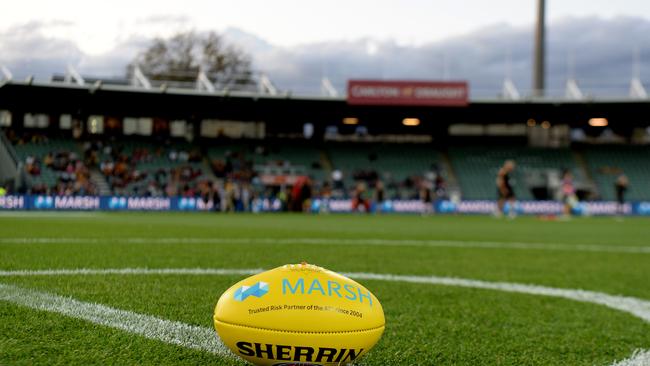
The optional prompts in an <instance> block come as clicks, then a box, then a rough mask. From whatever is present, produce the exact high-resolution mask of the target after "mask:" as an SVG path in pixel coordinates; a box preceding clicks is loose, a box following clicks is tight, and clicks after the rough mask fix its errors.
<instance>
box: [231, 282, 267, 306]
mask: <svg viewBox="0 0 650 366" xmlns="http://www.w3.org/2000/svg"><path fill="white" fill-rule="evenodd" d="M268 292H269V284H268V283H266V282H262V281H260V282H258V283H256V284H254V285H253V286H242V287H240V288H238V289H237V291H235V294H234V295H233V298H234V299H235V300H237V301H244V300H246V299H247V298H249V297H251V296H255V297H262V296H264V295H266V294H267V293H268Z"/></svg>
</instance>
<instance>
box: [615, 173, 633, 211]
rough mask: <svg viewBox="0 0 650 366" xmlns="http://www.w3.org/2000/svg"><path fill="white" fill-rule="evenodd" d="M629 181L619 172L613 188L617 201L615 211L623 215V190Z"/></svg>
mask: <svg viewBox="0 0 650 366" xmlns="http://www.w3.org/2000/svg"><path fill="white" fill-rule="evenodd" d="M629 184H630V181H629V180H628V179H627V176H626V175H625V174H621V175H619V176H618V177H617V178H616V182H615V183H614V189H615V190H616V202H617V203H618V207H617V213H618V214H619V215H623V214H624V213H625V192H626V191H627V187H628V185H629Z"/></svg>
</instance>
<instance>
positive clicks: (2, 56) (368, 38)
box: [0, 0, 650, 93]
mask: <svg viewBox="0 0 650 366" xmlns="http://www.w3.org/2000/svg"><path fill="white" fill-rule="evenodd" d="M535 7H536V0H492V1H486V0H455V1H449V0H444V1H443V0H437V1H434V0H429V1H426V0H400V1H398V0H328V1H322V0H312V1H305V0H303V1H297V0H273V1H268V0H266V1H265V0H236V1H233V0H231V1H221V0H216V1H215V0H213V1H199V0H183V1H178V0H176V1H169V0H158V1H149V0H137V1H134V0H128V1H126V0H111V1H104V0H93V1H88V0H86V1H78V0H60V1H51V0H22V1H13V2H11V5H6V4H5V5H4V6H2V7H1V8H0V65H2V64H4V65H6V66H8V67H10V69H11V70H12V71H13V72H14V73H15V74H16V75H18V76H20V77H22V76H23V75H25V74H35V75H37V77H46V76H48V75H51V74H52V73H53V72H55V71H58V72H59V73H60V72H63V71H64V70H65V66H66V65H73V66H75V67H76V68H78V69H79V70H80V71H81V72H83V73H90V74H95V75H99V76H103V75H121V74H123V71H124V68H125V65H126V64H127V63H128V62H129V61H130V60H131V59H132V58H133V56H134V55H135V54H136V53H137V52H139V51H141V50H142V49H143V48H144V47H146V45H147V44H148V42H150V40H151V39H152V38H154V37H166V36H169V35H171V34H173V33H176V32H178V31H183V30H196V31H199V32H201V31H208V30H216V31H218V32H221V33H223V34H225V35H226V36H227V38H228V39H229V40H230V41H231V42H232V43H234V44H237V45H239V46H241V47H242V48H243V49H244V50H245V51H247V52H248V53H250V54H251V56H252V58H253V61H254V65H255V67H256V68H257V69H259V70H260V71H263V72H265V73H267V74H268V75H269V76H270V77H271V80H273V81H274V82H277V83H278V84H279V86H280V87H281V88H284V89H291V90H301V89H318V87H319V84H318V83H319V80H320V78H321V77H322V76H327V77H329V78H330V79H332V82H333V83H334V84H335V86H337V87H339V88H343V85H344V83H345V80H346V79H348V78H352V77H371V78H422V79H424V78H426V79H441V78H443V79H449V78H453V79H466V80H469V81H470V84H471V85H475V86H476V88H475V90H479V89H480V88H486V89H490V90H498V88H499V85H500V82H501V81H502V79H503V78H504V77H505V76H510V77H512V78H513V79H514V81H515V84H517V85H521V87H522V88H524V89H525V88H526V87H529V84H530V68H531V64H532V61H531V50H532V48H531V47H532V29H533V23H534V19H535V11H536V9H535ZM547 24H548V29H549V40H548V44H549V55H548V66H549V77H548V78H549V83H550V84H551V87H553V88H557V89H561V88H562V87H563V86H562V83H563V82H564V80H565V79H566V78H567V77H568V76H569V74H575V75H573V76H576V77H579V78H581V79H582V80H584V81H585V83H586V84H587V85H589V84H590V83H592V84H594V83H595V84H598V83H609V84H613V83H619V84H620V81H621V80H624V79H626V78H628V79H629V77H630V74H631V71H630V70H631V64H632V52H633V50H634V49H637V50H638V53H639V54H640V56H641V59H642V60H643V59H644V58H647V59H649V60H650V37H648V36H647V34H650V33H649V31H650V1H648V0H618V1H612V0H548V1H547ZM405 55H407V56H408V58H405ZM568 59H572V60H573V63H574V64H575V65H574V66H571V67H570V66H568V61H567V60H568ZM570 70H574V71H570ZM641 70H642V73H643V74H644V75H647V76H650V69H649V68H648V66H646V65H645V63H644V64H643V67H641ZM617 88H621V86H620V85H619V86H617ZM491 93H492V91H491Z"/></svg>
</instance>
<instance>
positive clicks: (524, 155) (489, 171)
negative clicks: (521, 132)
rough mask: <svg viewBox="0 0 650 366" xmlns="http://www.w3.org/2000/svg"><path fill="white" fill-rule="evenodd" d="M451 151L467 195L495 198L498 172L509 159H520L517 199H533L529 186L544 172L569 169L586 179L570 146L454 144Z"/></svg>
mask: <svg viewBox="0 0 650 366" xmlns="http://www.w3.org/2000/svg"><path fill="white" fill-rule="evenodd" d="M449 154H450V158H451V162H452V166H453V167H454V171H455V173H456V176H457V178H458V180H459V184H460V188H461V191H462V194H463V198H464V199H480V200H482V199H490V200H492V199H495V198H496V176H497V172H498V171H499V169H500V167H501V166H502V165H503V162H504V161H506V160H508V159H514V160H515V161H516V163H517V168H516V170H515V172H514V174H513V177H512V178H513V181H514V187H513V188H514V190H515V194H516V196H517V198H518V199H522V200H532V199H534V196H533V194H532V191H531V189H530V188H531V186H533V185H534V183H535V181H536V180H539V179H540V173H541V172H548V171H554V172H559V171H560V170H561V169H570V170H571V171H572V172H573V175H574V177H575V179H576V181H581V180H584V179H585V177H583V174H582V173H581V171H580V170H579V169H578V167H577V164H576V162H575V160H574V159H573V156H572V154H571V151H570V150H569V149H542V148H529V147H505V146H491V147H488V146H482V147H481V146H476V147H461V148H451V149H450V150H449Z"/></svg>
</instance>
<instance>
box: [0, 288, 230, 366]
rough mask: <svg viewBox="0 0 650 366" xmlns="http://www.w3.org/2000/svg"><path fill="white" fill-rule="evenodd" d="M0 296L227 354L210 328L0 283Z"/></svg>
mask: <svg viewBox="0 0 650 366" xmlns="http://www.w3.org/2000/svg"><path fill="white" fill-rule="evenodd" d="M0 300H3V301H7V302H11V303H14V304H17V305H21V306H25V307H28V308H31V309H34V310H43V311H48V312H52V313H58V314H62V315H66V316H69V317H71V318H76V319H82V320H85V321H88V322H91V323H94V324H99V325H103V326H106V327H109V328H115V329H120V330H123V331H126V332H128V333H133V334H138V335H141V336H144V337H146V338H149V339H154V340H159V341H162V342H165V343H169V344H174V345H178V346H182V347H186V348H191V349H197V350H202V351H206V352H210V353H213V354H216V355H219V356H222V357H231V355H232V354H231V353H230V351H229V350H228V349H227V347H226V346H225V345H224V344H223V343H222V342H221V340H220V339H219V338H218V336H217V334H216V332H215V331H214V330H212V329H210V328H205V327H199V326H195V325H189V324H185V323H181V322H176V321H170V320H165V319H160V318H156V317H154V316H151V315H145V314H138V313H134V312H130V311H126V310H120V309H115V308H112V307H109V306H106V305H101V304H95V303H89V302H83V301H79V300H75V299H72V298H69V297H64V296H59V295H54V294H49V293H47V292H40V291H35V290H29V289H26V288H21V287H17V286H12V285H6V284H1V283H0Z"/></svg>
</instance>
